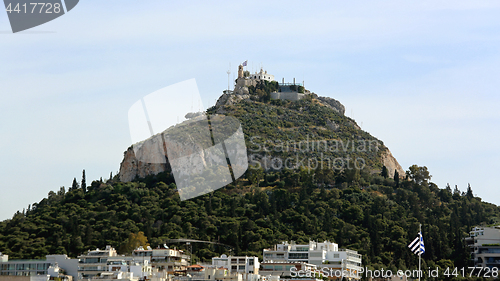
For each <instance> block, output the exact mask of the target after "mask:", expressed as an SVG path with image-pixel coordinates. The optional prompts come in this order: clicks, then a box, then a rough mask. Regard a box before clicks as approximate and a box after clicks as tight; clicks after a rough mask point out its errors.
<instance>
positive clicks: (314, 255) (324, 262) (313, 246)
mask: <svg viewBox="0 0 500 281" xmlns="http://www.w3.org/2000/svg"><path fill="white" fill-rule="evenodd" d="M271 261H273V262H279V261H283V262H303V263H307V264H313V265H316V266H317V268H318V269H319V270H321V269H322V268H324V267H328V268H331V269H333V270H340V271H341V272H348V275H349V276H353V275H354V276H356V275H357V273H358V272H360V271H361V269H362V267H361V265H362V264H361V263H362V260H361V255H360V254H358V252H357V251H353V250H349V249H339V248H338V244H337V243H333V242H330V241H324V242H321V243H320V242H315V241H309V244H296V243H295V242H293V241H292V242H290V243H288V241H286V242H282V243H281V244H277V245H275V246H274V248H273V249H264V251H263V263H265V262H271Z"/></svg>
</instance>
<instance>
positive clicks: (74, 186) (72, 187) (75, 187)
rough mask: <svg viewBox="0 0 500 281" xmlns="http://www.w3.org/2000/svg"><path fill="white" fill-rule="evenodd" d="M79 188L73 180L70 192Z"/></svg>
mask: <svg viewBox="0 0 500 281" xmlns="http://www.w3.org/2000/svg"><path fill="white" fill-rule="evenodd" d="M79 187H80V186H79V185H78V182H77V181H76V178H74V179H73V184H72V185H71V188H70V191H71V190H76V189H78V188H79Z"/></svg>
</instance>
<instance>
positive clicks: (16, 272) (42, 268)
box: [0, 253, 78, 279]
mask: <svg viewBox="0 0 500 281" xmlns="http://www.w3.org/2000/svg"><path fill="white" fill-rule="evenodd" d="M50 268H52V269H53V270H54V271H57V269H59V268H61V269H64V271H65V272H66V274H67V275H70V276H72V277H73V279H76V277H77V275H78V273H77V268H78V261H77V260H75V259H70V258H68V256H67V255H47V256H45V259H44V260H9V257H8V255H3V254H2V253H0V275H10V276H36V275H44V276H46V275H49V269H50Z"/></svg>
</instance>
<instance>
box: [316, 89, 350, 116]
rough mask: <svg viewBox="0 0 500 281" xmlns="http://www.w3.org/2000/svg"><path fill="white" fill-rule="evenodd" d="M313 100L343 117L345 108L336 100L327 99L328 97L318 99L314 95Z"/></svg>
mask: <svg viewBox="0 0 500 281" xmlns="http://www.w3.org/2000/svg"><path fill="white" fill-rule="evenodd" d="M314 96H315V98H316V99H318V100H319V101H320V102H321V103H322V104H323V105H325V106H327V107H329V108H331V109H333V110H335V112H337V113H338V114H340V115H344V113H345V107H344V105H343V104H341V103H340V102H339V101H338V100H336V99H332V98H328V97H320V96H318V95H316V94H314Z"/></svg>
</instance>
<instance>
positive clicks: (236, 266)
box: [212, 255, 260, 274]
mask: <svg viewBox="0 0 500 281" xmlns="http://www.w3.org/2000/svg"><path fill="white" fill-rule="evenodd" d="M212 265H213V266H215V267H217V268H219V267H224V268H227V269H228V270H229V272H230V273H234V272H237V273H246V274H258V273H259V267H260V264H259V259H258V258H257V257H247V256H227V255H222V256H220V257H214V258H212Z"/></svg>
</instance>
